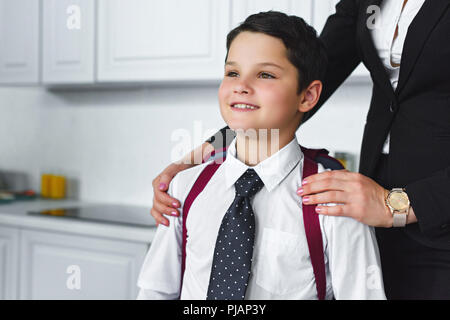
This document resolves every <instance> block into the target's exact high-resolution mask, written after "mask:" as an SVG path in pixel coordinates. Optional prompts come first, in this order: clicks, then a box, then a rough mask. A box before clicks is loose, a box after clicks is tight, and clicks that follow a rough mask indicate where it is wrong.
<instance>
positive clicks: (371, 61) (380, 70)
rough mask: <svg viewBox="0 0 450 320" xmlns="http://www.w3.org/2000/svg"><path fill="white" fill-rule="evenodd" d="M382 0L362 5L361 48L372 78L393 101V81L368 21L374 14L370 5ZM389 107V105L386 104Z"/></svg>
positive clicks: (372, 0) (394, 99)
mask: <svg viewBox="0 0 450 320" xmlns="http://www.w3.org/2000/svg"><path fill="white" fill-rule="evenodd" d="M381 2H382V0H365V4H363V6H362V10H364V12H363V16H364V19H362V20H361V23H360V25H359V29H360V30H359V33H360V35H361V50H362V52H363V60H364V63H365V64H366V65H367V68H368V69H369V70H370V72H371V74H372V79H373V81H374V83H375V85H377V86H378V87H380V88H381V90H383V92H384V93H385V94H386V95H387V96H388V97H390V100H391V101H396V98H395V95H394V90H393V89H392V86H391V82H390V80H389V76H388V74H387V73H386V70H385V68H384V66H383V63H382V62H381V60H380V57H379V56H378V51H377V49H376V48H375V45H374V43H373V39H372V34H371V32H372V31H371V30H370V29H369V27H368V25H367V21H368V20H369V19H370V18H371V15H373V14H374V13H373V11H369V12H367V9H368V8H369V6H372V5H375V6H380V5H381ZM375 21H376V19H375ZM386 107H387V108H388V107H389V106H386Z"/></svg>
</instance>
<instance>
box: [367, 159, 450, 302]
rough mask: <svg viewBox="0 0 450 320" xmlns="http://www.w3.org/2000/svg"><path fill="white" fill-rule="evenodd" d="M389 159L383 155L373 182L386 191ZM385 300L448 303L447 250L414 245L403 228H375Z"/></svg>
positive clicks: (449, 268) (449, 269)
mask: <svg viewBox="0 0 450 320" xmlns="http://www.w3.org/2000/svg"><path fill="white" fill-rule="evenodd" d="M388 172H389V167H388V156H387V155H382V156H381V159H380V162H379V163H378V166H377V173H376V177H375V180H376V181H377V182H378V183H379V184H381V185H382V186H383V187H385V188H386V189H391V188H393V187H399V186H391V185H390V184H389V179H388ZM375 231H376V236H377V242H378V247H379V249H380V257H381V266H382V271H383V279H384V287H385V292H386V297H387V298H388V299H450V250H443V249H436V248H432V247H429V246H426V245H423V244H422V243H419V242H417V241H416V240H414V239H413V238H411V237H410V236H408V234H406V233H405V232H404V228H375Z"/></svg>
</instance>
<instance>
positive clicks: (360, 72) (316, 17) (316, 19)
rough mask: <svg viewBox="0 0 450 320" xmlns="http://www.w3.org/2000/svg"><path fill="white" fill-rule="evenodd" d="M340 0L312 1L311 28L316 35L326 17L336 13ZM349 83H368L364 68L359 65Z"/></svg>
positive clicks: (367, 73) (367, 74) (320, 30)
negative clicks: (314, 30) (312, 27)
mask: <svg viewBox="0 0 450 320" xmlns="http://www.w3.org/2000/svg"><path fill="white" fill-rule="evenodd" d="M339 1H340V0H320V1H317V0H316V1H314V8H313V19H312V20H313V26H314V28H315V29H316V31H317V33H318V34H320V33H321V32H322V29H323V27H324V26H325V22H326V21H327V19H328V17H329V16H330V15H332V14H334V13H336V4H337V3H338V2H339ZM349 81H350V82H361V81H362V82H367V81H370V74H369V71H368V70H367V69H366V67H365V66H364V65H363V64H362V63H360V64H359V66H358V67H357V68H356V69H355V70H354V71H353V73H352V74H351V75H350V77H349Z"/></svg>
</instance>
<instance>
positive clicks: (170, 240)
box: [137, 176, 182, 300]
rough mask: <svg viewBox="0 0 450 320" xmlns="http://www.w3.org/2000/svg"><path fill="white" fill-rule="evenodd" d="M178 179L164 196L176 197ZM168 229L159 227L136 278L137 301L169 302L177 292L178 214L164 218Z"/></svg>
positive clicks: (180, 230) (180, 239) (179, 251)
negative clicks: (166, 219) (138, 288)
mask: <svg viewBox="0 0 450 320" xmlns="http://www.w3.org/2000/svg"><path fill="white" fill-rule="evenodd" d="M177 182H178V179H177V177H176V176H175V178H174V179H173V180H172V183H171V184H170V186H169V190H168V193H169V194H170V195H172V196H173V197H175V198H177V197H178V196H179V194H178V193H177V192H176V191H177V185H178V183H177ZM167 218H168V220H169V226H168V227H166V226H164V225H161V224H160V225H159V226H158V229H157V231H156V234H155V237H154V239H153V242H152V244H151V247H150V249H149V251H148V253H147V256H146V257H145V260H144V263H143V265H142V267H141V272H140V274H139V278H138V284H137V285H138V287H140V292H139V295H138V297H137V299H149V300H173V299H178V298H179V296H180V292H181V288H180V286H181V246H182V214H180V216H179V217H172V216H169V217H167Z"/></svg>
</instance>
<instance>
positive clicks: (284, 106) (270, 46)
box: [219, 31, 302, 134]
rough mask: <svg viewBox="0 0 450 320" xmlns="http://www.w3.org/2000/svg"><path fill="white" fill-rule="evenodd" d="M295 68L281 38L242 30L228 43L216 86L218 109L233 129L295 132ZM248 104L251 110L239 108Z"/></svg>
mask: <svg viewBox="0 0 450 320" xmlns="http://www.w3.org/2000/svg"><path fill="white" fill-rule="evenodd" d="M297 89H298V71H297V69H296V68H295V66H294V65H293V64H292V63H291V62H290V61H289V60H288V58H287V53H286V47H285V46H284V43H283V41H282V40H280V39H278V38H275V37H272V36H269V35H266V34H263V33H258V32H248V31H245V32H241V33H240V34H238V35H237V36H236V38H235V39H234V40H233V42H232V43H231V45H230V49H229V51H228V57H227V61H226V63H225V75H224V78H223V80H222V83H221V85H220V88H219V103H220V112H221V114H222V117H223V119H224V120H225V122H226V123H227V124H228V126H229V127H230V128H231V129H233V130H236V129H243V130H247V129H250V128H253V129H279V130H280V134H283V132H284V133H286V132H288V133H290V134H295V131H296V130H297V127H298V124H299V121H300V120H301V117H302V113H301V112H300V111H299V105H300V103H301V100H302V99H301V98H302V97H301V96H302V94H297ZM236 104H240V106H241V107H242V104H247V105H251V106H254V109H247V108H246V109H241V108H238V107H239V105H238V106H237V107H236V106H235V105H236Z"/></svg>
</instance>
